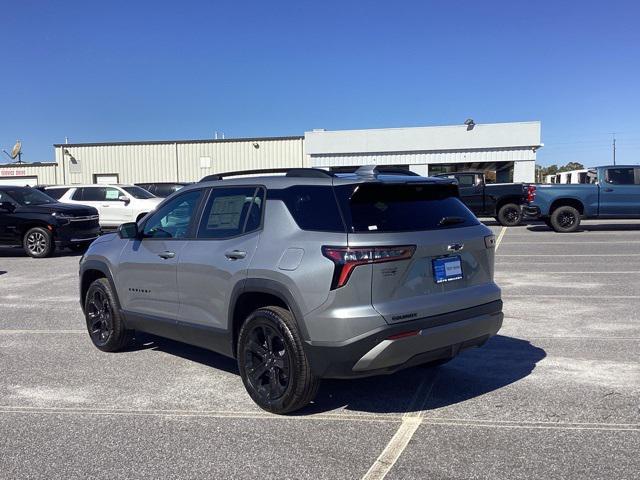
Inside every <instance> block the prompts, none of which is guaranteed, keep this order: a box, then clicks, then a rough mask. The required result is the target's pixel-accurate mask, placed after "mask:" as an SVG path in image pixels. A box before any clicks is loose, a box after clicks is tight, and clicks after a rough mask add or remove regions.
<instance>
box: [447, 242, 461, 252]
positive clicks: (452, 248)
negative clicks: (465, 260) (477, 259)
mask: <svg viewBox="0 0 640 480" xmlns="http://www.w3.org/2000/svg"><path fill="white" fill-rule="evenodd" d="M463 248H464V243H452V244H451V245H448V246H447V250H449V251H450V252H459V251H460V250H462V249H463Z"/></svg>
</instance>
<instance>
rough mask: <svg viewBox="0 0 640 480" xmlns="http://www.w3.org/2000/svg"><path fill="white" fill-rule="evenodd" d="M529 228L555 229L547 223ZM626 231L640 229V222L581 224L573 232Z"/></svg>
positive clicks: (542, 230) (548, 230)
mask: <svg viewBox="0 0 640 480" xmlns="http://www.w3.org/2000/svg"><path fill="white" fill-rule="evenodd" d="M527 230H529V231H530V232H553V229H552V228H550V227H548V226H547V225H545V224H541V225H529V226H528V227H527ZM624 231H640V223H597V224H584V223H582V224H580V227H578V230H576V231H575V232H572V233H580V232H624Z"/></svg>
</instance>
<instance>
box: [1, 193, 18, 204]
mask: <svg viewBox="0 0 640 480" xmlns="http://www.w3.org/2000/svg"><path fill="white" fill-rule="evenodd" d="M0 202H10V203H16V201H15V200H14V199H13V198H11V197H10V196H9V194H8V193H7V192H3V191H2V190H0Z"/></svg>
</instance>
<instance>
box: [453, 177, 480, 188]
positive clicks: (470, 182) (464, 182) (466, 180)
mask: <svg viewBox="0 0 640 480" xmlns="http://www.w3.org/2000/svg"><path fill="white" fill-rule="evenodd" d="M456 178H457V179H458V185H460V186H461V187H473V186H474V185H475V184H476V181H475V179H476V177H475V175H456Z"/></svg>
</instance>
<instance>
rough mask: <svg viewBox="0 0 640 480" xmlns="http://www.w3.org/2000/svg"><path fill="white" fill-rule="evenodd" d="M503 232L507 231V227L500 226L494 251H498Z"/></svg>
mask: <svg viewBox="0 0 640 480" xmlns="http://www.w3.org/2000/svg"><path fill="white" fill-rule="evenodd" d="M505 233H507V227H502V230H500V234H499V235H498V238H497V239H496V252H497V251H498V247H499V246H500V242H502V238H503V237H504V234H505Z"/></svg>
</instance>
